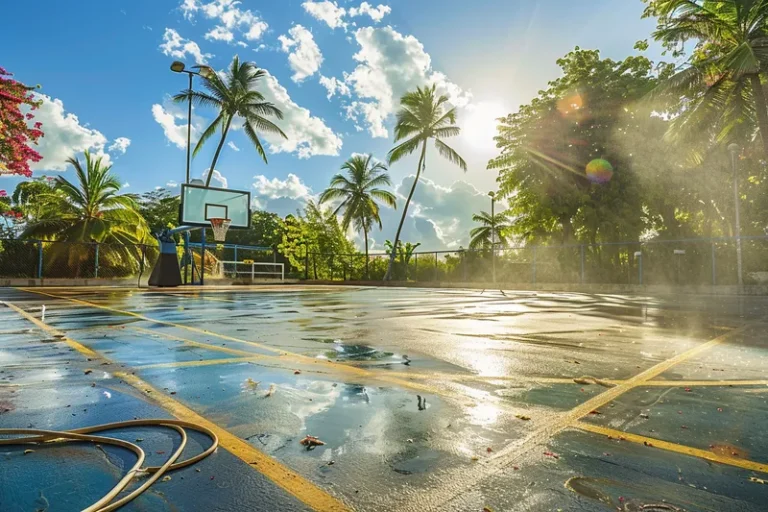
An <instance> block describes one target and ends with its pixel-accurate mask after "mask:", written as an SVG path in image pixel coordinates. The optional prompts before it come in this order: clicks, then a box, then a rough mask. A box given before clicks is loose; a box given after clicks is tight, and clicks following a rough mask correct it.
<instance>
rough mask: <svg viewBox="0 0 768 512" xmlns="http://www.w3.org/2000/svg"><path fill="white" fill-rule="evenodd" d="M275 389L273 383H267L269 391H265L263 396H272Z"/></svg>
mask: <svg viewBox="0 0 768 512" xmlns="http://www.w3.org/2000/svg"><path fill="white" fill-rule="evenodd" d="M276 389H277V388H276V387H275V385H274V384H270V385H269V391H267V393H266V394H265V395H264V398H269V397H270V396H272V395H273V394H274V392H275V390H276Z"/></svg>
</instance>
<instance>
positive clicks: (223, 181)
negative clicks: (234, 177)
mask: <svg viewBox="0 0 768 512" xmlns="http://www.w3.org/2000/svg"><path fill="white" fill-rule="evenodd" d="M209 171H210V169H206V170H205V172H204V173H203V176H202V179H203V181H205V180H207V179H208V172H209ZM214 182H218V183H214ZM211 184H212V185H213V186H217V187H219V188H227V186H228V182H227V178H225V177H224V176H222V174H221V173H220V172H219V171H218V170H216V169H215V170H214V171H213V178H211Z"/></svg>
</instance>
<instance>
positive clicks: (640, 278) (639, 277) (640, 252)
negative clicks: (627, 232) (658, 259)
mask: <svg viewBox="0 0 768 512" xmlns="http://www.w3.org/2000/svg"><path fill="white" fill-rule="evenodd" d="M637 252H638V253H639V254H640V255H639V256H638V263H639V265H640V268H639V269H638V272H639V274H640V275H639V276H638V279H639V284H641V285H642V284H643V251H642V250H640V251H637Z"/></svg>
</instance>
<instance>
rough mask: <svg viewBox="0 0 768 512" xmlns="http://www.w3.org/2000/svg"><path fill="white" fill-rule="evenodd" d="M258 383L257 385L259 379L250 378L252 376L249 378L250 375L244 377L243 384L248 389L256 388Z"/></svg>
mask: <svg viewBox="0 0 768 512" xmlns="http://www.w3.org/2000/svg"><path fill="white" fill-rule="evenodd" d="M258 385H259V381H258V380H253V379H252V378H250V377H248V378H247V379H245V386H246V387H247V388H248V389H256V387H258Z"/></svg>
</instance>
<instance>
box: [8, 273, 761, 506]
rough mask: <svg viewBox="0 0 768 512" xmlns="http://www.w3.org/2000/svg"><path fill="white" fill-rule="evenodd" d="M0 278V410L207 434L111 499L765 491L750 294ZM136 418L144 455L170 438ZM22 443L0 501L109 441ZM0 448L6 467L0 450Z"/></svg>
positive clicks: (57, 492) (93, 491)
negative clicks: (2, 285)
mask: <svg viewBox="0 0 768 512" xmlns="http://www.w3.org/2000/svg"><path fill="white" fill-rule="evenodd" d="M0 295H1V297H0V300H2V301H3V302H4V307H2V308H0V315H1V316H2V325H3V327H2V332H0V360H2V361H3V369H4V370H3V372H2V373H0V412H1V413H2V414H0V421H1V424H2V426H3V427H10V426H14V427H28V426H30V425H32V426H34V427H35V428H55V429H65V428H66V429H69V428H76V427H81V426H86V425H91V424H98V423H105V422H107V421H118V420H125V419H132V418H134V417H142V418H143V417H175V418H178V419H180V420H185V421H190V422H195V423H198V424H201V425H204V426H206V427H208V428H210V429H211V430H212V431H214V432H215V433H216V434H217V435H218V437H219V440H220V445H219V448H218V450H217V452H216V453H215V454H213V455H211V456H210V457H208V458H207V459H204V460H203V461H201V462H200V463H198V464H196V465H195V466H193V467H188V468H185V469H181V470H179V471H175V472H173V473H171V474H170V475H171V477H172V478H171V479H170V480H168V481H162V482H157V483H156V484H155V485H153V486H152V487H151V488H150V490H149V491H147V492H145V493H144V494H143V495H141V496H140V497H139V498H137V499H136V500H135V501H134V502H132V503H130V504H129V505H128V506H127V507H126V508H125V510H269V511H272V510H365V511H367V510H373V511H379V510H380V511H384V510H387V511H389V510H402V511H425V510H436V511H445V510H451V511H453V510H456V511H465V510H466V511H481V510H484V509H487V510H493V511H512V510H515V511H518V510H530V511H542V510H547V511H549V510H586V511H603V510H627V511H629V510H653V511H657V510H685V511H718V512H725V511H759V510H765V503H766V496H768V487H766V486H765V481H766V480H768V439H767V438H766V436H765V435H764V430H765V429H764V425H765V424H766V420H768V402H767V399H768V375H766V371H765V369H766V368H767V367H768V341H767V340H766V336H765V332H766V328H767V327H768V324H767V323H766V318H765V311H766V306H767V305H768V299H766V298H762V297H716V296H675V297H666V298H659V297H641V296H622V295H588V294H577V293H570V294H566V293H538V294H537V293H532V292H512V291H505V294H504V295H503V294H501V293H500V292H498V291H494V292H492V291H485V292H482V293H481V292H480V291H477V290H427V289H413V288H409V289H398V288H375V287H367V288H360V287H342V286H337V287H319V286H312V287H302V286H280V285H275V286H264V287H258V286H253V287H222V288H208V287H206V288H201V287H182V288H171V289H152V290H135V289H103V288H82V289H57V288H34V289H32V288H30V289H2V290H0ZM43 306H45V312H44V313H43ZM89 370H90V371H89ZM307 435H312V436H316V437H317V438H318V439H319V440H321V441H322V442H323V443H324V444H323V445H319V446H315V447H313V449H307V448H308V447H306V446H304V445H302V444H301V443H300V441H301V440H302V439H305V438H306V436H307ZM130 436H131V437H135V436H136V433H135V432H131V433H130ZM143 437H144V439H143V444H145V445H146V446H145V449H148V450H150V453H151V454H152V455H151V456H152V457H153V458H154V459H158V460H157V462H158V463H162V459H163V455H162V454H163V453H165V452H166V451H169V450H171V449H173V443H174V441H173V438H172V437H169V436H167V435H159V434H156V433H154V434H149V433H148V434H146V436H143ZM131 440H132V441H133V439H131ZM193 441H194V443H192V444H193V446H192V448H189V450H190V452H194V450H195V449H198V450H199V449H202V448H201V447H202V446H204V441H202V440H194V439H193ZM43 451H44V450H37V451H35V452H34V453H29V454H26V455H24V453H23V452H24V450H23V447H22V448H18V449H17V448H14V449H10V448H8V449H3V450H2V457H3V461H4V462H3V464H0V480H2V481H3V486H2V490H0V508H2V509H3V510H6V508H4V505H3V504H4V503H14V504H18V508H16V509H14V508H10V509H9V510H35V507H38V508H44V507H43V505H41V503H44V502H46V503H50V504H52V505H51V510H54V509H55V508H58V509H61V510H70V509H79V508H78V507H85V506H87V505H88V504H89V503H92V502H93V501H95V500H96V499H98V498H99V497H100V496H101V494H103V492H104V491H105V489H107V488H109V486H110V485H111V484H112V483H113V482H112V481H113V480H114V479H115V478H116V477H115V474H117V473H119V468H121V467H124V466H125V465H126V464H128V462H126V461H128V460H130V458H131V455H130V454H122V455H120V454H119V452H120V450H119V449H112V448H109V447H107V448H106V449H105V453H102V452H100V451H99V450H98V449H96V448H93V447H87V448H84V449H83V450H80V451H75V450H73V449H71V448H70V449H69V450H68V451H67V452H66V453H59V454H58V456H61V457H69V458H70V460H72V459H71V458H72V457H74V456H75V454H76V457H77V460H78V461H79V462H78V464H77V465H76V466H74V467H73V466H72V465H62V464H61V463H60V462H61V460H62V459H60V458H57V453H56V452H51V453H50V454H49V455H50V456H49V457H44V456H43V455H42V453H41V452H43ZM105 454H106V456H105ZM20 457H28V459H25V461H29V462H30V464H28V465H26V464H25V465H24V466H22V467H24V468H28V469H24V470H23V471H21V472H13V473H10V472H9V471H7V470H6V471H4V470H3V468H4V467H5V468H8V467H11V465H9V464H7V463H6V462H8V461H12V460H14V458H20ZM121 461H122V462H121ZM130 464H132V462H130ZM40 474H44V475H45V476H40ZM83 475H87V478H85V477H84V476H83ZM73 491H75V492H73ZM43 500H44V501H43ZM53 504H56V505H57V506H56V507H54V506H53Z"/></svg>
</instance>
